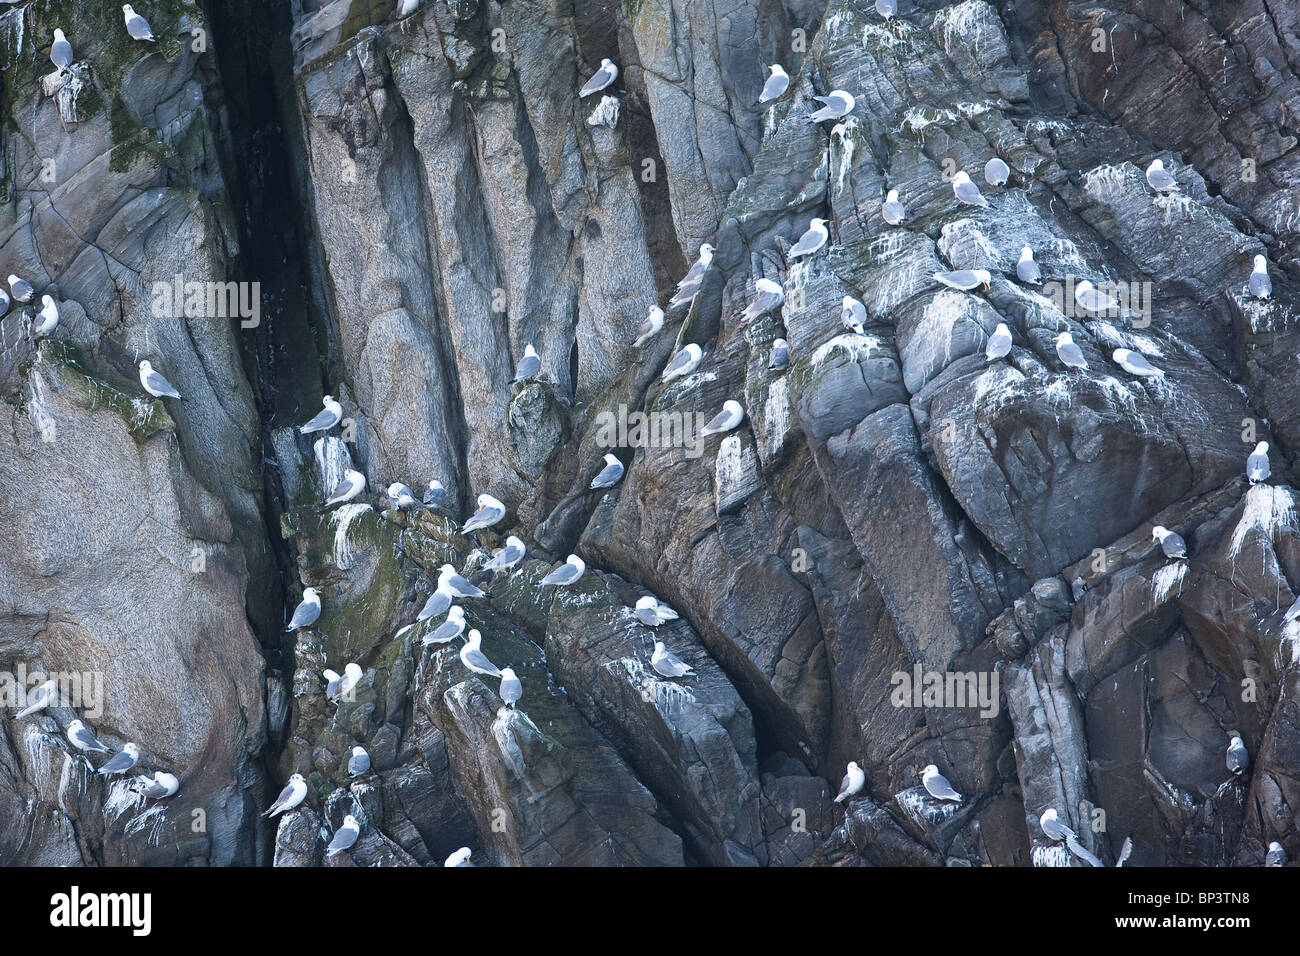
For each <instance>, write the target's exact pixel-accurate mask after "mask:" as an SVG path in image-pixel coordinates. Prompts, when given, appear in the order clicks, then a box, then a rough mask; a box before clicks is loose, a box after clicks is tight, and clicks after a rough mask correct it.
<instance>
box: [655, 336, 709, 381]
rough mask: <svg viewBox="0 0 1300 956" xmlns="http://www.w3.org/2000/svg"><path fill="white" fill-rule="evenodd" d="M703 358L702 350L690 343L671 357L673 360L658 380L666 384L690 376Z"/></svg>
mask: <svg viewBox="0 0 1300 956" xmlns="http://www.w3.org/2000/svg"><path fill="white" fill-rule="evenodd" d="M702 358H704V350H703V349H702V348H700V347H699V346H698V345H696V344H695V343H694V342H691V343H690V344H689V345H687V346H686V347H685V348H683V349H682V350H681V351H680V352H678V353H677V354H676V355H674V356H673V360H672V361H671V362H669V363H668V365H667V366H665V368H664V373H663V375H661V376H660V380H661V381H663V382H665V383H667V382H671V381H672V380H673V379H675V378H682V377H684V376H687V375H690V374H691V373H692V372H694V371H695V369H696V367H697V366H699V364H700V360H701V359H702Z"/></svg>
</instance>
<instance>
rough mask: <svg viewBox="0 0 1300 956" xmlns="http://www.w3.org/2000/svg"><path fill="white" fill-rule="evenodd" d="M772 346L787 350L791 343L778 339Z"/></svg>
mask: <svg viewBox="0 0 1300 956" xmlns="http://www.w3.org/2000/svg"><path fill="white" fill-rule="evenodd" d="M772 345H774V346H775V347H776V348H779V349H786V348H789V347H790V343H789V342H787V341H786V340H785V339H777V340H776V341H775V342H773V343H772Z"/></svg>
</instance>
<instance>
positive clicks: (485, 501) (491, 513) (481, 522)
mask: <svg viewBox="0 0 1300 956" xmlns="http://www.w3.org/2000/svg"><path fill="white" fill-rule="evenodd" d="M505 516H506V506H505V505H503V504H502V503H501V502H499V501H497V499H495V498H493V497H492V496H491V495H479V496H478V511H476V512H474V514H473V516H472V517H471V518H470V519H469V520H468V521H466V522H465V527H463V528H461V529H460V533H461V534H469V533H470V532H471V531H478V530H479V529H480V528H490V527H492V526H493V525H494V524H496V523H497V522H498V521H500V520H501V519H502V518H504V517H505Z"/></svg>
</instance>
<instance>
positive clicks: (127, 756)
mask: <svg viewBox="0 0 1300 956" xmlns="http://www.w3.org/2000/svg"><path fill="white" fill-rule="evenodd" d="M139 762H140V748H139V747H137V746H136V745H135V744H123V745H122V751H121V753H116V754H114V755H113V758H112V759H111V760H109V761H108V763H106V764H104V766H102V767H100V768H99V769H98V770H97V771H95V772H96V773H98V774H101V775H102V776H105V777H111V776H113V774H116V773H126V772H127V771H128V770H130V769H131V768H132V767H134V766H135V765H136V764H137V763H139Z"/></svg>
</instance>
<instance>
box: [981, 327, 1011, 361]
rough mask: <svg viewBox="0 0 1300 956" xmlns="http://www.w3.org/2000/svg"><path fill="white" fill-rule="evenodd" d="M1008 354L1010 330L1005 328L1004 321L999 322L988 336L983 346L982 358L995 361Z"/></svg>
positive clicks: (1009, 350) (1009, 351)
mask: <svg viewBox="0 0 1300 956" xmlns="http://www.w3.org/2000/svg"><path fill="white" fill-rule="evenodd" d="M1010 354H1011V330H1010V329H1009V328H1007V324H1006V323H1005V322H999V323H998V327H997V328H996V329H994V330H993V334H992V335H990V336H989V340H988V344H987V345H985V346H984V360H985V361H986V362H996V361H997V360H998V359H1000V358H1006V357H1007V356H1008V355H1010Z"/></svg>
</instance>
